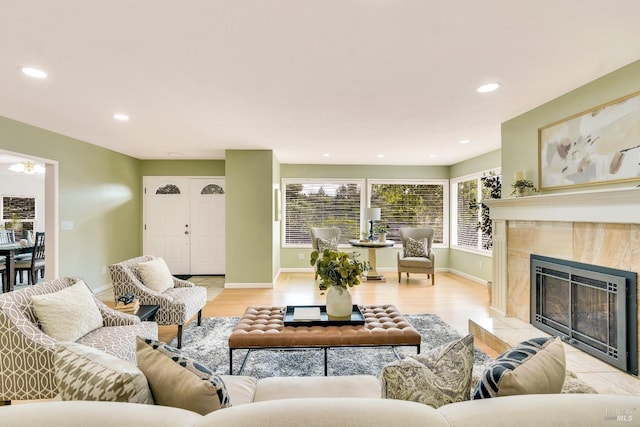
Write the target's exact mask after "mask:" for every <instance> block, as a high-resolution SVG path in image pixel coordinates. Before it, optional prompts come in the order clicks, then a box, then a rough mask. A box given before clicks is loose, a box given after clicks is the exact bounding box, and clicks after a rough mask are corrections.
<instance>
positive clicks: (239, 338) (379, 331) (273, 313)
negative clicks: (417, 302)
mask: <svg viewBox="0 0 640 427" xmlns="http://www.w3.org/2000/svg"><path fill="white" fill-rule="evenodd" d="M360 308H361V310H362V314H363V315H364V318H365V324H364V325H357V326H353V325H349V326H285V325H284V311H285V307H249V308H247V309H246V311H245V312H244V315H243V316H242V318H241V319H240V321H239V322H238V325H237V326H236V327H235V329H234V330H233V332H232V333H231V335H230V336H229V373H230V374H232V375H233V351H234V350H239V349H249V350H255V349H282V348H322V349H324V374H325V375H327V350H328V349H329V348H332V347H385V346H390V347H392V348H394V347H397V346H414V347H416V350H417V352H418V353H420V340H421V337H420V334H418V332H417V331H416V330H415V329H414V328H413V326H411V324H410V323H409V322H407V320H406V319H405V318H404V317H403V316H402V314H401V313H400V312H399V311H398V309H397V308H396V307H395V306H393V305H365V306H360ZM394 351H395V348H394ZM396 355H397V353H396ZM247 356H248V354H247ZM245 362H246V358H245V360H244V362H243V363H242V366H241V367H240V371H239V372H238V373H241V372H242V370H243V368H244V364H245Z"/></svg>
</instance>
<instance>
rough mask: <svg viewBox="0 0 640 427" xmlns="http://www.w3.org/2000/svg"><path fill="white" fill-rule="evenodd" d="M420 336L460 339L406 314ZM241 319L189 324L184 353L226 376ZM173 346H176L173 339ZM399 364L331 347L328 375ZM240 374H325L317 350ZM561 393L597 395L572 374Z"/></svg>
mask: <svg viewBox="0 0 640 427" xmlns="http://www.w3.org/2000/svg"><path fill="white" fill-rule="evenodd" d="M404 317H405V318H406V319H407V320H408V321H409V323H411V324H412V325H413V327H414V328H415V329H416V330H417V331H418V333H420V335H421V336H422V344H421V351H422V352H423V353H424V352H426V351H428V350H430V349H433V348H435V347H438V346H440V345H442V344H446V343H448V342H450V341H453V340H455V339H458V338H461V335H460V334H459V333H458V332H457V331H456V330H455V329H453V328H452V327H451V326H450V325H449V324H447V323H446V322H444V321H443V320H442V319H440V317H438V316H437V315H435V314H416V315H404ZM239 319H240V318H239V317H215V318H204V319H202V326H197V325H196V323H195V322H192V323H191V324H189V325H188V326H187V327H185V328H184V331H183V338H182V352H183V353H184V354H185V355H186V356H188V357H191V358H193V359H195V360H197V361H198V362H200V363H202V364H203V365H205V366H208V367H209V368H210V369H212V370H213V371H214V372H217V373H220V374H228V373H229V346H228V341H227V340H228V338H229V335H230V334H231V331H232V330H233V328H234V327H235V326H236V324H237V323H238V321H239ZM170 344H171V345H174V346H175V345H176V340H175V339H174V340H173V341H172V342H171V343H170ZM396 349H397V352H398V354H399V355H400V357H407V356H412V355H415V354H416V349H415V347H397V348H396ZM474 351H475V353H474V357H475V359H474V369H473V378H474V383H473V384H474V385H475V382H476V381H477V379H478V378H479V377H480V375H482V372H483V371H484V369H485V368H486V366H487V365H488V364H489V363H490V362H491V360H492V359H491V358H490V357H489V356H488V355H487V354H486V353H484V352H483V351H481V350H479V349H477V348H476V349H475V350H474ZM247 352H248V351H247V350H235V351H234V352H233V366H234V373H235V374H237V373H238V369H240V366H241V365H242V362H243V360H244V358H245V356H246V355H247ZM394 360H397V358H396V356H395V354H394V352H393V350H392V349H391V348H389V347H379V348H334V349H330V350H329V356H328V375H355V374H370V375H374V376H380V373H381V372H382V368H383V367H384V366H385V365H387V364H388V363H391V362H393V361H394ZM242 375H249V376H252V377H256V378H266V377H274V376H322V375H324V352H323V350H321V349H296V350H254V351H252V352H250V354H249V357H248V358H247V361H246V364H245V367H244V369H243V371H242ZM563 392H571V393H595V391H594V390H593V389H591V388H589V387H588V386H586V385H585V384H583V383H581V382H580V381H579V380H578V379H577V378H575V377H574V376H572V375H571V374H570V373H569V374H568V375H567V381H565V389H564V390H563Z"/></svg>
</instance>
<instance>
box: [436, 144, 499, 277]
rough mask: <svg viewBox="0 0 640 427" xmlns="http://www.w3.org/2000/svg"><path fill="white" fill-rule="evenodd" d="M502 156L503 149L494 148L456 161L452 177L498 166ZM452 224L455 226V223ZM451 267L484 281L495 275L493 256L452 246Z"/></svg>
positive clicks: (450, 250) (452, 167)
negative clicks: (458, 161) (471, 157)
mask: <svg viewBox="0 0 640 427" xmlns="http://www.w3.org/2000/svg"><path fill="white" fill-rule="evenodd" d="M501 158H502V156H501V150H494V151H491V152H489V153H486V154H483V155H481V156H478V157H474V158H473V159H469V160H465V161H464V162H460V163H456V164H455V165H452V166H451V170H450V173H451V179H454V178H459V177H462V176H466V175H470V174H474V173H479V172H483V171H486V170H490V169H495V168H498V167H500V161H501ZM450 226H451V227H453V224H450ZM450 232H451V230H450ZM449 268H450V269H451V270H452V271H456V272H459V273H462V274H464V275H467V276H471V277H473V278H476V279H480V280H483V281H491V280H492V277H493V268H492V262H491V257H490V256H488V255H486V254H480V253H476V252H469V251H462V250H459V249H455V248H451V249H449Z"/></svg>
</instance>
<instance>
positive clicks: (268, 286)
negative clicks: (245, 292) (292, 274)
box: [224, 283, 273, 289]
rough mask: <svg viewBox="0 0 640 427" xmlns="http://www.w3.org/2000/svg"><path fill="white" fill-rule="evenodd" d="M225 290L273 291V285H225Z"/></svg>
mask: <svg viewBox="0 0 640 427" xmlns="http://www.w3.org/2000/svg"><path fill="white" fill-rule="evenodd" d="M224 288H225V289H273V283H225V284H224Z"/></svg>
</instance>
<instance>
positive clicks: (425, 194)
mask: <svg viewBox="0 0 640 427" xmlns="http://www.w3.org/2000/svg"><path fill="white" fill-rule="evenodd" d="M369 184H370V192H371V196H370V205H371V207H374V208H380V211H381V214H380V218H381V220H380V222H382V223H386V224H387V225H388V226H389V228H388V234H387V238H388V239H390V240H395V241H400V234H399V232H398V229H399V228H401V227H433V229H434V239H433V243H434V244H442V243H444V227H445V226H446V223H447V218H446V214H445V192H446V185H447V183H446V182H444V181H442V182H429V181H406V182H401V181H394V182H389V181H386V182H385V181H378V180H370V181H369Z"/></svg>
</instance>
